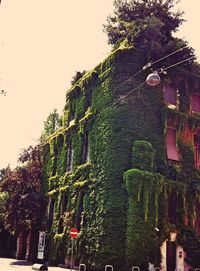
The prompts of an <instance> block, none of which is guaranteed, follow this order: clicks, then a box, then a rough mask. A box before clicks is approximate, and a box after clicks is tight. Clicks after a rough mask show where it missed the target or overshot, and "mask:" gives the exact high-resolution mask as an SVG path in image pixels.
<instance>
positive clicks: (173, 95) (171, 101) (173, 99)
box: [163, 85, 178, 109]
mask: <svg viewBox="0 0 200 271" xmlns="http://www.w3.org/2000/svg"><path fill="white" fill-rule="evenodd" d="M163 91H164V100H165V102H166V103H167V105H168V107H169V108H172V109H175V108H176V107H177V94H178V91H177V89H176V88H174V87H171V86H169V85H165V86H164V89H163Z"/></svg>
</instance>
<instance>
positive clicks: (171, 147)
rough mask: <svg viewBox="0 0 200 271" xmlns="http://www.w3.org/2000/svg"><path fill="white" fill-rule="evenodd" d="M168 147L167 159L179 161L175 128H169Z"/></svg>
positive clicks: (167, 135) (167, 134)
mask: <svg viewBox="0 0 200 271" xmlns="http://www.w3.org/2000/svg"><path fill="white" fill-rule="evenodd" d="M166 147H167V158H168V159H170V160H174V161H179V157H178V151H177V147H176V130H175V129H173V128H167V132H166Z"/></svg>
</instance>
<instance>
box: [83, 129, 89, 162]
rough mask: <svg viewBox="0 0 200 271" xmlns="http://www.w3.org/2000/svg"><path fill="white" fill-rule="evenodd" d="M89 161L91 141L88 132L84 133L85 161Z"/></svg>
mask: <svg viewBox="0 0 200 271" xmlns="http://www.w3.org/2000/svg"><path fill="white" fill-rule="evenodd" d="M88 161H89V142H88V132H86V133H85V134H84V138H83V163H87V162H88Z"/></svg>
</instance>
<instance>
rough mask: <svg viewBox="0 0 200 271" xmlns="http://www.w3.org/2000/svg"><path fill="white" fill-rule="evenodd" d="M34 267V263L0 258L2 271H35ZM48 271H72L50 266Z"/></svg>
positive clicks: (0, 270)
mask: <svg viewBox="0 0 200 271" xmlns="http://www.w3.org/2000/svg"><path fill="white" fill-rule="evenodd" d="M32 266H33V263H30V262H27V261H25V260H16V259H11V258H0V271H30V270H33V269H32ZM48 271H70V269H67V268H62V267H56V266H48ZM73 271H75V270H73ZM76 271H77V270H76Z"/></svg>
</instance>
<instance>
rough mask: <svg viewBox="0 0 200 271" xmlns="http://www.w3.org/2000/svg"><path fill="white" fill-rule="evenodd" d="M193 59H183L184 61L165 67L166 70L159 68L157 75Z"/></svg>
mask: <svg viewBox="0 0 200 271" xmlns="http://www.w3.org/2000/svg"><path fill="white" fill-rule="evenodd" d="M193 58H195V56H191V57H189V58H187V59H184V60H182V61H179V62H177V63H175V64H172V65H170V66H168V67H166V68H161V69H160V71H159V72H158V73H163V72H164V71H167V70H168V69H170V68H172V67H175V66H177V65H179V64H181V63H183V62H186V61H188V60H191V59H193Z"/></svg>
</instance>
